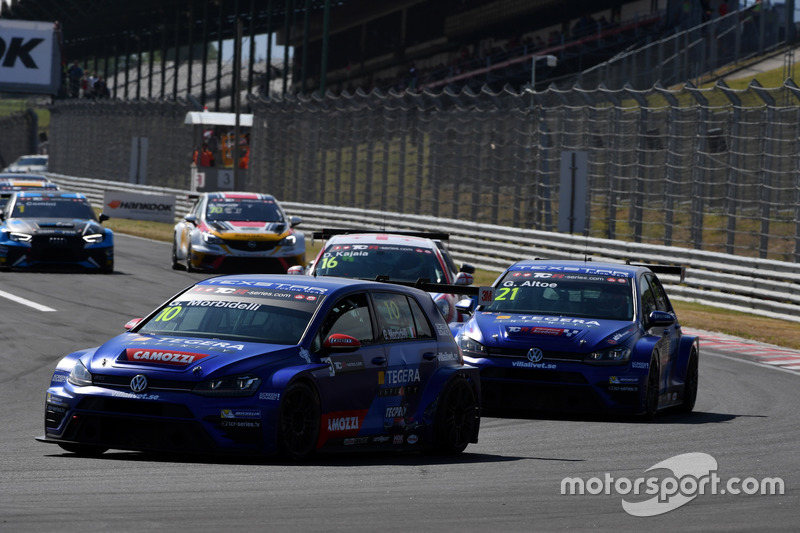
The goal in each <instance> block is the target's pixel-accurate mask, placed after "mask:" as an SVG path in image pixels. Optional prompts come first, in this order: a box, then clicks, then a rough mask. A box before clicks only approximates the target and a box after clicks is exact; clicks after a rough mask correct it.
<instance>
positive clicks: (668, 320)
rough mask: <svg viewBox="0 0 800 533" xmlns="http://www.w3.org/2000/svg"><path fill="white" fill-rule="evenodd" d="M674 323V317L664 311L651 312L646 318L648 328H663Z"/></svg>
mask: <svg viewBox="0 0 800 533" xmlns="http://www.w3.org/2000/svg"><path fill="white" fill-rule="evenodd" d="M674 323H675V317H674V316H672V315H671V314H669V313H667V312H666V311H652V312H651V313H650V315H649V316H648V317H647V327H648V328H653V327H657V328H663V327H667V326H671V325H672V324H674Z"/></svg>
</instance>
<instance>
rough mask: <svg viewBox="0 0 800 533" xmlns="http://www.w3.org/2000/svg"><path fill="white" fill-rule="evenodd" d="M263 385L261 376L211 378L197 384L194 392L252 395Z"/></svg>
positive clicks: (208, 394) (207, 394) (220, 394)
mask: <svg viewBox="0 0 800 533" xmlns="http://www.w3.org/2000/svg"><path fill="white" fill-rule="evenodd" d="M259 385H261V378H259V377H258V376H252V375H242V376H226V377H223V378H217V379H209V380H207V381H204V382H202V383H200V384H199V385H197V386H196V387H195V388H194V392H196V393H197V394H201V395H203V396H251V395H253V394H255V392H256V391H257V390H258V387H259Z"/></svg>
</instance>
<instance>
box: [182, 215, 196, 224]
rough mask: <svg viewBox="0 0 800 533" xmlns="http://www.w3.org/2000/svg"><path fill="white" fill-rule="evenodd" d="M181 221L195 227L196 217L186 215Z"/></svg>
mask: <svg viewBox="0 0 800 533" xmlns="http://www.w3.org/2000/svg"><path fill="white" fill-rule="evenodd" d="M183 220H185V221H186V222H188V223H189V224H193V225H195V226H196V225H197V216H196V215H186V216H185V217H183Z"/></svg>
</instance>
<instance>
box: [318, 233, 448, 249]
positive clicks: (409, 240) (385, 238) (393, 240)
mask: <svg viewBox="0 0 800 533" xmlns="http://www.w3.org/2000/svg"><path fill="white" fill-rule="evenodd" d="M344 243H359V244H397V245H406V246H418V247H420V248H438V247H437V245H436V243H435V242H434V241H433V240H431V239H426V238H423V237H417V236H413V235H399V234H395V233H348V234H345V235H334V236H333V237H331V238H330V239H328V245H331V244H344Z"/></svg>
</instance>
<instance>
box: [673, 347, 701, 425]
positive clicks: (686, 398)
mask: <svg viewBox="0 0 800 533" xmlns="http://www.w3.org/2000/svg"><path fill="white" fill-rule="evenodd" d="M698 377H699V371H698V367H697V354H696V353H695V352H692V355H690V356H689V364H688V365H686V378H685V380H684V382H683V403H681V405H680V407H679V408H678V410H679V411H680V412H682V413H691V412H692V411H693V410H694V404H695V402H696V401H697V383H698Z"/></svg>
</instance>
